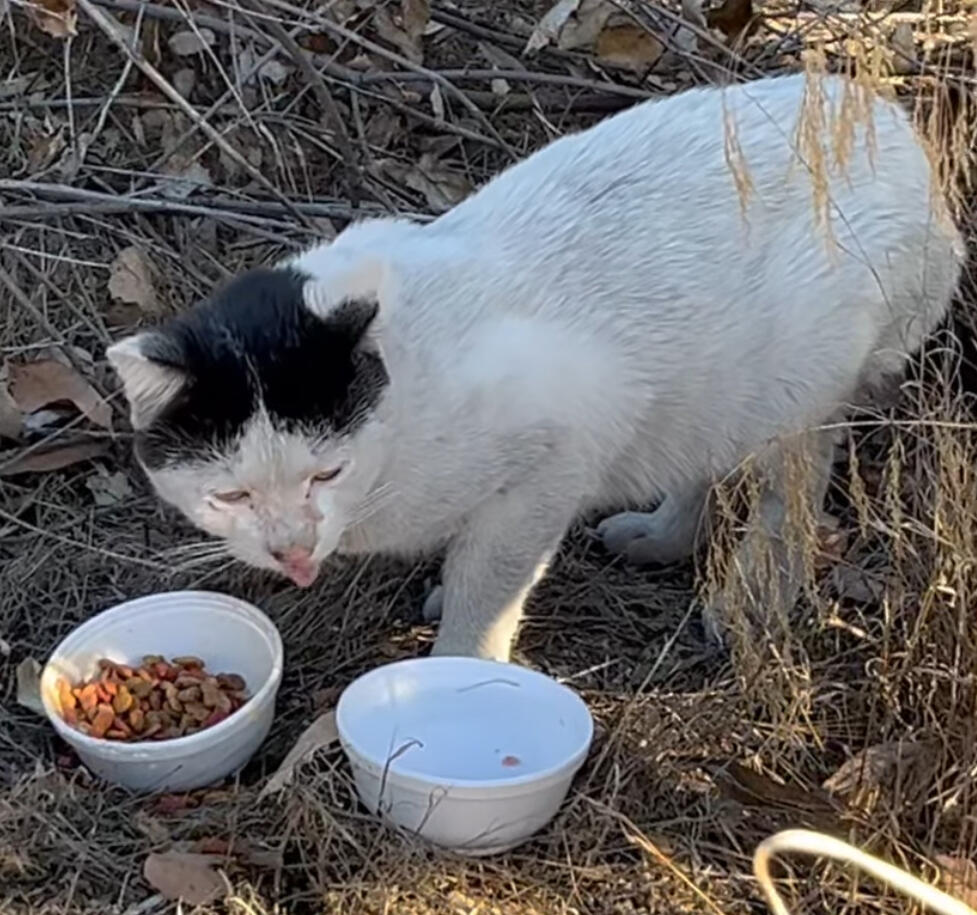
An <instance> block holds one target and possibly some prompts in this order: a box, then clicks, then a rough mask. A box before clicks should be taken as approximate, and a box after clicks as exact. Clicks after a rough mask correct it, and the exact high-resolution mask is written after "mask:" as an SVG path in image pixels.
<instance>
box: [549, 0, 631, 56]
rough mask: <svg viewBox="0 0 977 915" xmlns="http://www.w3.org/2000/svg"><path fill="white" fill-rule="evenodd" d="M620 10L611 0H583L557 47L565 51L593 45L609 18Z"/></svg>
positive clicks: (569, 20)
mask: <svg viewBox="0 0 977 915" xmlns="http://www.w3.org/2000/svg"><path fill="white" fill-rule="evenodd" d="M617 12H618V6H617V5H616V4H615V3H612V2H610V0H581V2H580V5H579V6H578V7H577V9H576V10H575V12H574V15H572V16H570V17H569V18H568V19H567V20H566V22H565V23H564V24H563V27H562V28H561V29H560V35H559V38H558V39H557V42H556V43H557V47H559V48H560V49H561V50H563V51H573V50H575V49H577V48H590V47H593V46H594V44H595V42H596V41H597V37H598V36H599V35H600V33H601V32H602V31H603V30H604V26H606V25H607V23H608V20H609V19H610V18H611V16H613V15H614V14H615V13H617Z"/></svg>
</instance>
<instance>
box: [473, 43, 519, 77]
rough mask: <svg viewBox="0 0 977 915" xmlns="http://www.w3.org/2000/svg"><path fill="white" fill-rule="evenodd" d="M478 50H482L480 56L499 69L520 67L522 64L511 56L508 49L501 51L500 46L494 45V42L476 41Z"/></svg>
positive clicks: (517, 68)
mask: <svg viewBox="0 0 977 915" xmlns="http://www.w3.org/2000/svg"><path fill="white" fill-rule="evenodd" d="M478 50H479V51H481V52H482V56H483V57H484V58H485V59H486V60H487V61H488V62H489V63H490V64H491V65H492V66H493V67H498V68H499V69H500V70H521V69H522V64H521V63H520V62H519V59H518V58H517V57H513V56H512V55H511V54H510V53H509V52H508V51H503V50H502V48H499V47H496V46H495V45H494V44H490V43H489V42H487V41H480V42H479V43H478Z"/></svg>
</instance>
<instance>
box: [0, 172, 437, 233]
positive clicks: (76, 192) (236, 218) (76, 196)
mask: <svg viewBox="0 0 977 915" xmlns="http://www.w3.org/2000/svg"><path fill="white" fill-rule="evenodd" d="M0 191H23V192H29V193H35V194H37V195H39V196H41V197H51V198H53V199H54V200H62V201H72V202H78V204H79V205H80V206H82V207H84V206H86V205H87V206H88V207H89V208H90V211H91V212H119V211H125V210H129V211H132V210H144V211H149V212H160V213H165V212H170V213H187V214H189V215H191V216H207V217H210V218H220V219H227V220H229V221H232V222H242V223H247V222H254V223H255V224H257V225H261V224H262V223H266V224H267V222H268V220H267V219H265V218H264V217H265V216H274V215H280V214H281V212H282V210H283V209H285V207H283V206H282V205H281V204H279V203H276V202H275V201H272V200H231V199H228V198H225V197H217V198H213V199H211V201H210V205H209V206H203V205H201V204H192V203H181V202H179V201H176V200H169V199H167V198H158V197H120V196H118V195H116V194H107V193H105V192H103V191H90V190H87V189H85V188H79V187H69V186H68V185H65V184H47V183H45V182H41V181H27V180H24V181H21V180H18V179H16V178H0ZM290 204H291V205H290V206H289V207H288V208H287V209H288V210H289V211H291V210H292V209H293V208H294V209H297V210H299V211H300V212H301V213H303V214H304V215H306V216H309V217H312V218H315V217H321V216H325V217H326V218H331V217H336V218H339V219H353V218H354V217H355V216H356V215H357V211H355V210H353V208H352V207H351V206H349V205H348V204H345V203H334V202H331V201H330V202H326V201H302V202H298V201H290ZM371 209H372V208H371ZM45 211H46V208H44V207H39V206H24V207H10V206H5V207H3V208H0V220H4V219H13V218H16V217H20V218H23V217H24V216H27V215H33V214H34V213H35V212H36V213H37V214H38V215H45ZM77 212H82V210H78V211H77ZM375 212H376V214H377V215H381V214H382V213H383V212H384V211H383V210H382V209H381V208H379V207H378V208H375ZM403 215H405V216H406V217H407V218H409V219H413V220H416V221H419V222H426V221H430V219H431V216H430V215H428V214H425V213H411V212H406V213H404V214H403ZM279 225H281V224H279ZM285 225H287V224H285ZM290 228H294V226H290Z"/></svg>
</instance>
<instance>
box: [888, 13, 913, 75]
mask: <svg viewBox="0 0 977 915" xmlns="http://www.w3.org/2000/svg"><path fill="white" fill-rule="evenodd" d="M889 47H891V48H892V72H893V73H898V74H899V75H901V76H905V75H906V74H908V73H915V72H916V69H917V66H918V62H917V59H916V38H915V36H914V34H913V26H912V23H911V22H900V23H899V25H897V26H896V28H895V31H894V32H893V33H892V37H891V38H890V39H889Z"/></svg>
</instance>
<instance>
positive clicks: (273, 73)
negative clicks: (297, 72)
mask: <svg viewBox="0 0 977 915" xmlns="http://www.w3.org/2000/svg"><path fill="white" fill-rule="evenodd" d="M291 74H292V68H291V67H289V66H286V65H285V64H283V63H282V62H281V61H280V60H276V59H275V58H272V59H271V60H266V61H265V62H264V63H263V64H262V65H261V66H260V67H258V77H259V79H264V80H267V81H268V82H269V83H274V84H275V85H276V86H280V85H281V84H282V83H283V82H285V80H286V79H288V78H289V76H291Z"/></svg>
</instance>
